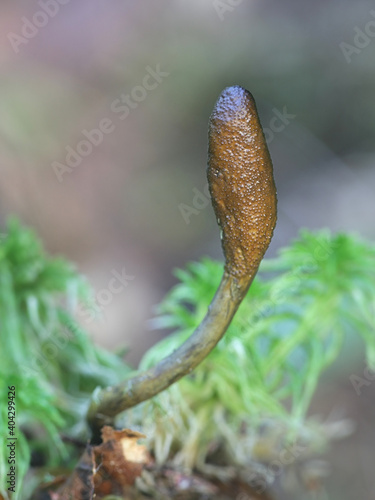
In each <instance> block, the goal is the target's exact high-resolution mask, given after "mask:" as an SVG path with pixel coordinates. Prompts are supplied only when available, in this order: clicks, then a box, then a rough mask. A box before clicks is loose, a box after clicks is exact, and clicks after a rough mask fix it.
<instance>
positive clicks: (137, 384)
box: [87, 86, 276, 441]
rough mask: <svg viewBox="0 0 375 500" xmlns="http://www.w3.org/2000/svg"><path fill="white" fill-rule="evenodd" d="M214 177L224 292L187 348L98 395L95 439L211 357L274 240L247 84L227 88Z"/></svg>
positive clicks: (216, 131) (93, 410) (214, 132)
mask: <svg viewBox="0 0 375 500" xmlns="http://www.w3.org/2000/svg"><path fill="white" fill-rule="evenodd" d="M207 175H208V183H209V187H210V192H211V198H212V204H213V207H214V211H215V214H216V217H217V219H218V223H219V225H220V227H221V230H222V246H223V250H224V255H225V268H224V274H223V277H222V280H221V282H220V285H219V288H218V290H217V292H216V294H215V296H214V298H213V299H212V302H211V304H210V306H209V308H208V311H207V314H206V316H205V317H204V319H203V321H202V322H201V324H200V325H199V326H198V327H197V329H196V330H195V331H194V333H192V335H191V336H190V337H189V338H188V339H187V340H186V342H184V344H182V345H181V347H179V348H178V349H177V350H175V351H174V352H173V353H172V354H170V355H169V356H167V357H166V358H164V359H162V360H161V361H160V362H159V363H158V364H157V365H156V366H154V367H152V368H150V369H149V370H147V371H145V372H143V373H140V374H138V375H136V376H134V377H132V378H130V379H128V380H125V381H124V382H122V383H121V384H119V385H117V386H115V387H107V388H106V389H103V390H101V391H99V393H98V392H96V393H95V394H94V395H93V398H92V403H91V406H90V408H89V411H88V416H87V419H88V423H89V425H90V427H91V429H92V432H93V441H97V440H99V436H100V428H101V427H102V426H103V425H105V424H112V423H113V419H114V417H115V416H116V415H117V414H118V413H120V412H122V411H124V410H126V409H127V408H131V407H132V406H135V405H137V404H138V403H140V402H142V401H145V400H147V399H149V398H151V397H153V396H155V395H156V394H158V393H159V392H161V391H163V390H164V389H166V388H167V387H169V386H170V385H171V384H173V383H174V382H176V381H177V380H179V379H180V378H181V377H183V376H184V375H186V374H188V373H190V372H191V371H192V370H193V369H194V368H195V367H196V366H197V365H198V364H199V363H201V362H202V361H203V360H204V359H205V357H206V356H207V355H208V354H209V353H210V352H211V351H212V349H213V348H214V347H215V346H216V344H217V343H218V342H219V340H220V339H221V338H222V336H223V335H224V334H225V332H226V330H227V328H228V326H229V324H230V322H231V320H232V318H233V316H234V314H235V313H236V311H237V309H238V307H239V305H240V303H241V301H242V299H243V297H244V295H245V294H246V291H247V290H248V288H249V286H250V284H251V282H252V280H253V279H254V276H255V274H256V272H257V270H258V266H259V264H260V262H261V260H262V258H263V255H264V254H265V252H266V250H267V248H268V245H269V243H270V241H271V237H272V233H273V229H274V227H275V224H276V189H275V183H274V179H273V173H272V162H271V158H270V155H269V152H268V149H267V145H266V141H265V138H264V135H263V131H262V127H261V125H260V122H259V118H258V114H257V111H256V107H255V102H254V99H253V97H252V95H251V94H250V92H248V91H247V90H245V89H243V88H242V87H239V86H234V87H228V88H226V89H225V90H224V91H223V92H222V94H221V95H220V97H219V99H218V101H217V102H216V104H215V107H214V110H213V112H212V115H211V118H210V125H209V148H208V170H207Z"/></svg>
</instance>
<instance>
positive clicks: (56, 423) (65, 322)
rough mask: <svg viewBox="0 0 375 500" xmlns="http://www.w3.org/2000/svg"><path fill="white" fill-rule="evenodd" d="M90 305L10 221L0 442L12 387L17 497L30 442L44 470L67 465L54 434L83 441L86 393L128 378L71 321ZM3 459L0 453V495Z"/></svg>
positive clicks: (0, 270)
mask: <svg viewBox="0 0 375 500" xmlns="http://www.w3.org/2000/svg"><path fill="white" fill-rule="evenodd" d="M90 301H91V296H90V290H89V287H88V285H87V283H86V282H85V280H84V279H83V278H82V277H81V276H79V275H78V274H77V272H76V271H75V269H74V268H73V266H72V265H71V264H69V263H67V262H66V261H64V260H63V259H60V258H51V257H49V256H48V255H46V254H45V252H44V251H43V248H42V246H41V244H40V242H39V240H38V239H37V238H36V236H35V234H34V233H33V232H32V231H31V230H29V229H27V228H24V227H22V226H21V225H20V224H19V223H18V222H17V221H16V220H12V221H10V223H9V225H8V231H7V234H6V235H3V237H2V238H1V240H0V342H1V349H0V435H1V436H2V438H6V437H8V436H9V431H8V414H7V412H8V405H7V395H8V386H12V385H13V386H15V388H16V390H15V392H16V398H15V403H16V429H15V433H16V437H17V449H16V463H17V482H16V484H17V489H18V495H19V494H20V490H21V486H22V480H23V477H24V475H25V473H26V471H27V469H28V467H29V461H30V454H31V451H32V449H33V446H34V444H33V442H34V441H35V445H36V443H37V441H38V440H39V441H40V440H42V442H43V443H44V446H43V448H44V451H45V452H46V453H47V456H48V462H49V464H51V465H53V464H57V463H59V462H60V461H61V458H64V457H65V458H67V453H66V448H65V445H64V444H63V442H62V439H61V435H60V432H62V431H64V432H66V433H67V434H69V435H80V436H82V435H84V434H83V433H84V432H85V423H84V416H85V413H86V408H87V405H88V399H89V398H90V396H91V393H92V391H93V390H94V389H95V387H96V386H97V385H99V384H100V385H107V384H112V383H116V382H118V381H119V380H120V379H122V378H123V377H124V376H125V375H126V374H127V373H128V368H127V367H126V366H125V364H124V363H123V362H122V361H121V360H120V358H118V357H117V356H115V355H114V354H110V353H108V352H106V351H104V350H102V349H98V348H96V347H94V345H93V344H92V342H91V341H90V339H89V338H88V336H87V334H86V333H85V332H84V331H83V329H82V328H81V327H80V326H79V324H78V323H77V322H76V321H75V319H74V311H75V310H76V309H77V306H78V304H79V303H81V304H89V303H90ZM26 434H27V436H28V439H26ZM4 441H5V439H4ZM7 458H8V449H7V448H6V446H1V450H0V478H1V483H0V492H2V493H3V494H4V493H5V491H4V490H6V489H7V488H6V482H5V480H6V477H7V473H8V472H9V465H8V463H7ZM14 498H21V497H20V496H16V497H14Z"/></svg>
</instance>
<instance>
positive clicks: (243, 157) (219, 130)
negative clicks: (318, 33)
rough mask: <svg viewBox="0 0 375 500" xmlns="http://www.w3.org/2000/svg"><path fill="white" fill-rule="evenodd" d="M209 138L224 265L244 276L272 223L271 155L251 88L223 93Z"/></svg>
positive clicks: (252, 270)
mask: <svg viewBox="0 0 375 500" xmlns="http://www.w3.org/2000/svg"><path fill="white" fill-rule="evenodd" d="M208 138H209V146H208V169H207V176H208V183H209V186H210V191H211V197H212V204H213V207H214V210H215V214H216V217H217V219H218V223H219V225H220V227H221V230H222V245H223V250H224V255H225V259H226V263H225V269H226V271H227V272H228V273H229V274H232V275H233V276H235V277H237V278H238V279H241V278H245V279H246V277H248V276H249V275H254V274H255V273H256V271H257V269H258V267H259V264H260V261H261V260H262V258H263V255H264V253H265V251H266V250H267V248H268V245H269V243H270V241H271V238H272V233H273V229H274V227H275V224H276V187H275V183H274V179H273V171H272V162H271V157H270V154H269V152H268V148H267V144H266V141H265V138H264V135H263V130H262V127H261V125H260V122H259V117H258V113H257V110H256V106H255V101H254V98H253V96H252V95H251V94H250V92H249V91H247V90H245V89H243V88H242V87H239V86H234V87H228V88H226V89H225V90H224V91H223V92H222V94H221V95H220V97H219V99H218V101H217V102H216V105H215V107H214V110H213V112H212V114H211V118H210V125H209V134H208Z"/></svg>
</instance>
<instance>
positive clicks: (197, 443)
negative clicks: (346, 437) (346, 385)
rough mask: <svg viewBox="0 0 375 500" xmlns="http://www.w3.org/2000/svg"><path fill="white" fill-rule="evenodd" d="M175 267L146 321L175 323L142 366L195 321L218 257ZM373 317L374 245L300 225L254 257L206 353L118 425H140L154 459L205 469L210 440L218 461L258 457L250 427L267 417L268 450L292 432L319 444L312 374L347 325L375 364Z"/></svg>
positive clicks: (211, 287)
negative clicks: (250, 277)
mask: <svg viewBox="0 0 375 500" xmlns="http://www.w3.org/2000/svg"><path fill="white" fill-rule="evenodd" d="M176 275H177V277H178V278H179V280H180V283H179V284H178V285H177V286H176V287H175V288H174V289H173V290H172V291H171V292H170V293H169V294H168V296H167V297H166V298H165V300H164V301H163V303H162V304H161V305H160V307H159V316H158V317H157V318H156V320H155V327H163V328H165V327H168V328H175V329H177V332H176V333H175V334H174V335H173V336H171V337H168V338H166V339H165V340H163V341H162V342H160V343H159V344H157V345H156V346H154V347H153V348H152V349H151V350H150V351H149V352H148V353H146V355H145V357H144V359H143V360H142V363H141V366H142V368H147V367H149V366H152V365H154V364H155V363H156V362H157V361H159V360H160V359H161V358H163V357H164V356H166V355H168V354H170V353H171V352H172V351H173V350H174V349H175V348H177V347H178V346H179V345H180V344H181V342H182V341H183V340H184V339H185V338H186V337H188V336H189V335H190V334H191V332H192V331H193V329H194V328H195V327H196V325H197V324H199V322H200V321H201V320H202V318H203V316H204V314H205V312H206V310H207V306H208V304H209V302H210V300H211V299H212V297H213V295H214V293H215V291H216V289H217V286H218V284H219V281H220V278H221V275H222V264H221V263H220V262H216V261H213V260H211V259H208V258H205V259H202V260H201V261H200V262H196V263H192V264H189V265H188V266H187V269H186V270H177V271H176ZM374 326H375V247H374V246H373V245H371V244H369V243H366V242H363V241H361V240H359V239H358V238H356V237H354V236H351V235H347V234H337V235H332V234H330V232H328V231H320V232H316V233H312V232H309V231H306V230H305V231H301V233H300V235H299V238H298V239H297V240H295V241H294V242H293V243H292V244H291V246H289V247H288V248H285V249H284V250H282V251H281V252H280V254H279V256H278V257H277V258H276V259H273V260H267V259H266V260H264V261H263V262H262V264H261V268H260V272H259V275H258V276H257V277H256V279H255V281H254V282H253V284H252V286H251V287H250V290H249V292H248V294H247V296H246V297H245V299H244V301H243V303H242V304H241V306H240V309H239V311H238V312H237V314H236V316H235V318H234V320H233V321H232V323H231V325H230V326H229V329H228V331H227V333H226V335H225V337H224V338H223V339H222V340H221V341H220V343H219V344H218V346H217V347H216V348H215V349H214V351H213V352H212V353H211V354H210V355H209V356H208V357H207V359H206V360H205V361H204V362H203V363H202V364H201V365H200V366H198V367H197V368H196V370H195V371H194V372H193V373H192V374H191V375H189V376H187V377H185V378H184V379H182V380H181V381H179V382H178V383H177V384H175V385H174V386H173V387H171V388H170V389H169V390H167V391H165V392H164V393H162V394H160V395H159V396H157V397H155V398H154V399H152V400H150V401H148V402H145V403H143V405H141V406H140V407H139V408H135V409H133V410H132V412H131V413H130V414H128V413H127V414H126V425H141V426H142V432H144V433H145V434H146V435H147V436H149V437H150V446H151V448H153V449H154V452H155V453H156V458H157V460H158V461H159V462H164V461H165V460H167V459H168V458H173V457H174V458H173V460H175V461H177V463H179V464H183V465H185V466H188V467H197V466H198V467H199V466H201V467H203V468H204V466H205V464H206V463H207V461H208V455H209V453H210V450H212V448H213V447H214V448H215V444H216V445H217V446H220V449H221V454H222V456H226V457H227V458H226V463H227V464H228V463H235V464H241V465H246V463H247V464H248V463H249V462H250V461H252V460H254V459H257V458H259V457H257V451H256V449H257V446H258V445H257V442H258V437H259V434H258V437H257V436H256V433H257V432H258V431H259V430H260V429H261V428H262V429H263V432H264V426H265V423H266V422H268V424H267V425H268V428H269V429H272V431H271V433H272V434H274V433H275V429H278V431H277V432H278V434H279V437H278V445H276V444H275V443H273V445H272V446H270V447H271V448H272V447H273V449H274V453H277V450H278V449H279V448H278V446H281V447H283V446H285V445H286V440H288V439H291V438H292V437H293V439H300V438H302V439H303V440H305V441H306V442H310V443H313V442H314V443H315V444H317V443H320V444H324V443H322V442H323V441H324V439H323V435H322V434H323V433H322V432H321V430H319V428H317V427H316V426H314V425H312V426H311V425H309V424H308V422H307V420H306V413H307V410H308V408H309V404H310V401H311V398H312V396H313V394H314V391H315V389H316V387H317V384H318V381H319V377H320V376H321V374H322V372H323V371H324V369H325V368H326V367H328V366H329V365H330V364H331V363H332V362H333V361H334V360H335V359H336V358H337V357H338V355H339V353H340V348H341V346H342V343H343V340H344V338H345V335H346V334H348V333H349V332H356V333H357V334H358V335H361V336H362V338H363V340H364V342H365V344H366V349H367V358H368V363H369V366H371V367H373V368H374V367H375V335H374ZM266 427H267V426H266ZM319 433H320V438H319ZM238 436H240V439H239V438H238ZM269 458H271V456H270V457H269Z"/></svg>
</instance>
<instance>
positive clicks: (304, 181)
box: [0, 0, 375, 500]
mask: <svg viewBox="0 0 375 500" xmlns="http://www.w3.org/2000/svg"><path fill="white" fill-rule="evenodd" d="M0 31H1V36H2V44H1V47H0V92H1V98H0V231H4V228H5V221H6V218H7V217H8V216H9V215H10V214H16V215H17V216H18V217H19V218H20V220H21V221H22V222H23V223H25V224H28V225H30V226H32V227H33V228H35V230H36V231H37V232H38V234H39V235H40V236H41V238H42V239H43V241H44V243H45V246H46V248H47V249H48V251H49V252H51V253H53V254H62V255H64V256H65V257H67V258H69V259H70V260H72V261H74V262H75V263H76V264H77V266H78V268H79V270H80V271H81V272H82V273H84V274H86V275H87V276H88V278H89V280H90V282H91V284H92V286H93V288H94V290H95V293H96V297H97V301H98V303H99V304H100V306H101V309H102V310H103V318H102V319H101V320H95V321H93V320H92V319H93V318H92V317H91V318H88V319H87V318H86V320H87V321H86V323H87V324H86V327H87V329H88V330H89V331H90V333H91V334H92V336H93V337H94V338H95V340H96V341H97V342H98V343H100V344H101V345H104V346H106V347H108V348H118V347H121V346H124V345H126V346H127V347H128V348H129V350H130V351H129V354H128V357H127V360H128V361H129V362H130V363H132V364H133V365H136V363H137V362H138V361H139V359H140V357H141V355H142V353H143V352H144V351H145V349H147V347H149V346H150V345H152V344H153V343H154V342H156V341H157V340H159V339H160V338H161V336H162V334H163V332H154V331H152V330H150V328H149V320H150V319H151V318H152V317H153V314H154V306H155V305H156V304H157V303H158V302H160V300H161V299H162V298H163V296H164V294H165V293H166V292H167V291H168V290H169V289H170V287H171V286H173V284H174V283H175V282H176V281H175V278H174V277H173V274H172V271H173V269H174V268H175V267H181V266H184V265H185V263H186V262H187V261H190V260H194V259H197V258H199V257H201V256H202V255H210V256H212V257H215V258H221V247H220V240H219V231H218V228H217V226H216V221H215V217H214V215H213V211H212V208H211V206H210V204H209V203H208V199H207V195H206V194H205V189H206V178H205V165H206V155H207V122H208V118H209V115H210V113H211V110H212V108H213V105H214V103H215V101H216V99H217V97H218V95H219V94H220V92H221V91H222V90H223V88H224V87H226V86H228V85H233V84H239V85H242V86H244V87H245V88H248V89H249V90H250V91H251V92H252V93H253V95H254V97H255V99H256V101H257V105H258V111H259V113H260V117H261V121H262V124H263V127H264V129H265V133H266V136H267V139H268V144H269V149H270V151H271V156H272V158H273V162H274V168H275V178H276V183H277V187H278V199H279V220H278V226H277V228H276V232H275V235H274V238H273V241H272V244H271V247H270V249H269V251H268V255H269V256H272V255H274V254H275V252H277V250H278V248H280V247H281V246H284V245H286V244H288V242H289V241H290V240H291V239H292V238H294V237H295V236H296V235H297V234H298V231H299V229H300V228H301V227H308V228H312V229H314V228H322V227H328V228H330V229H332V230H333V231H337V230H346V231H351V232H356V233H358V234H360V235H361V236H363V237H365V238H368V239H372V240H373V239H374V237H375V225H374V223H373V218H374V211H375V197H374V194H373V193H374V186H375V169H374V155H375V141H374V119H375V87H374V84H375V81H374V80H375V65H374V60H375V59H374V55H375V3H374V2H371V1H365V0H357V1H356V2H354V1H352V0H324V1H323V0H316V1H315V2H312V1H309V2H307V1H301V0H284V1H283V2H280V1H277V0H268V1H265V0H262V1H261V0H246V1H245V0H243V1H241V0H190V1H187V0H160V1H158V2H151V1H146V0H143V1H138V2H135V1H130V0H127V1H124V0H121V1H120V0H105V1H104V0H80V1H79V2H73V1H70V0H39V1H32V2H30V1H26V0H25V1H21V0H8V1H6V0H3V1H2V2H1V4H0ZM119 275H120V276H121V277H122V281H121V280H119V278H118V276H119ZM113 278H115V279H116V280H117V281H116V285H113V283H114V282H113ZM364 368H365V365H364V358H363V357H362V355H361V353H360V351H358V352H357V354H356V356H351V355H347V356H346V357H345V356H344V357H343V360H342V362H341V365H340V367H338V368H337V369H335V370H331V372H330V373H329V374H328V375H327V376H326V377H325V379H324V380H323V381H322V384H321V389H320V391H319V392H318V394H317V397H316V398H315V401H314V405H313V408H312V413H314V412H315V413H316V412H319V413H320V414H321V415H322V416H323V417H324V418H325V417H327V416H328V415H329V414H330V412H331V411H334V410H335V409H339V411H341V412H342V414H343V416H348V417H350V418H352V419H353V420H354V421H355V422H356V425H357V430H356V432H355V434H354V435H353V436H352V437H350V438H349V439H346V440H345V441H343V442H341V443H339V444H337V445H336V447H335V449H333V451H332V453H331V455H329V457H328V458H329V463H330V464H331V471H330V476H329V477H328V479H327V495H328V496H327V498H335V499H336V498H340V499H353V498H361V499H363V500H374V499H375V478H374V475H373V463H374V458H375V453H374V449H375V432H374V426H373V415H374V411H375V404H374V397H375V388H374V387H372V386H371V387H365V388H364V389H363V391H362V394H361V396H360V397H358V395H357V394H356V392H355V391H354V389H353V386H352V384H351V382H350V380H349V376H350V374H352V373H356V374H358V375H361V373H363V369H364ZM374 385H375V384H374ZM309 498H315V497H309Z"/></svg>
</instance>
